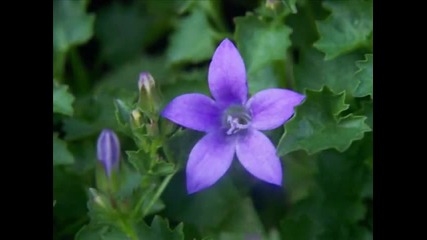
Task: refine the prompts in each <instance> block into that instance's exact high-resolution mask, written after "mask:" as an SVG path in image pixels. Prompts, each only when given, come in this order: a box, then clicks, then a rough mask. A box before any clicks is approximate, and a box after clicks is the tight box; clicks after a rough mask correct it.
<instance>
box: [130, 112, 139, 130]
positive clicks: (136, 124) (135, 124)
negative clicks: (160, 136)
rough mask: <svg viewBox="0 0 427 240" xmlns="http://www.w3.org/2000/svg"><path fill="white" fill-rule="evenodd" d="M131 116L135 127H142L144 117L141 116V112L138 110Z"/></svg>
mask: <svg viewBox="0 0 427 240" xmlns="http://www.w3.org/2000/svg"><path fill="white" fill-rule="evenodd" d="M130 116H131V121H132V124H133V126H135V127H139V126H141V117H142V115H141V112H140V111H139V110H138V109H134V110H133V111H132V112H131V115H130Z"/></svg>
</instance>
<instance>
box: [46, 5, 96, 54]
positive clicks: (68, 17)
mask: <svg viewBox="0 0 427 240" xmlns="http://www.w3.org/2000/svg"><path fill="white" fill-rule="evenodd" d="M87 4H88V1H86V0H78V1H62V0H56V1H53V33H54V34H53V47H54V49H55V51H59V52H66V51H67V50H68V49H69V48H70V47H71V46H75V45H78V44H83V43H85V42H86V41H88V40H89V39H90V38H91V37H92V35H93V24H94V21H95V16H94V15H93V14H88V13H86V7H87Z"/></svg>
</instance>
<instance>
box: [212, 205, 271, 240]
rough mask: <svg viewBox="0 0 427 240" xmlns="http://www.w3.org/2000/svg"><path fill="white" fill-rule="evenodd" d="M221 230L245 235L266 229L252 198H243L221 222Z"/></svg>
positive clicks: (255, 233) (260, 232) (258, 232)
mask: <svg viewBox="0 0 427 240" xmlns="http://www.w3.org/2000/svg"><path fill="white" fill-rule="evenodd" d="M221 231H226V232H228V233H239V234H243V235H257V234H258V235H259V234H262V233H263V231H264V229H263V226H262V223H261V221H260V219H259V217H258V214H257V212H256V210H255V208H254V206H253V203H252V200H251V199H250V198H245V199H242V200H241V202H240V204H239V206H237V207H236V208H234V209H233V210H232V212H230V214H229V215H228V217H227V218H225V220H224V221H223V222H222V223H221ZM220 239H223V238H220Z"/></svg>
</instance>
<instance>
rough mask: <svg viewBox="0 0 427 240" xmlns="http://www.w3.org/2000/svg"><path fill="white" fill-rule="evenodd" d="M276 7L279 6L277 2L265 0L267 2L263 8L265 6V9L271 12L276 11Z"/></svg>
mask: <svg viewBox="0 0 427 240" xmlns="http://www.w3.org/2000/svg"><path fill="white" fill-rule="evenodd" d="M277 5H279V0H267V1H266V2H265V6H266V7H267V8H270V9H272V10H274V9H276V8H277Z"/></svg>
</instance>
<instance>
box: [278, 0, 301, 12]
mask: <svg viewBox="0 0 427 240" xmlns="http://www.w3.org/2000/svg"><path fill="white" fill-rule="evenodd" d="M282 2H283V3H284V4H285V6H286V7H288V8H289V9H290V10H291V12H292V13H294V14H295V13H298V10H297V6H296V2H297V0H282Z"/></svg>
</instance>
